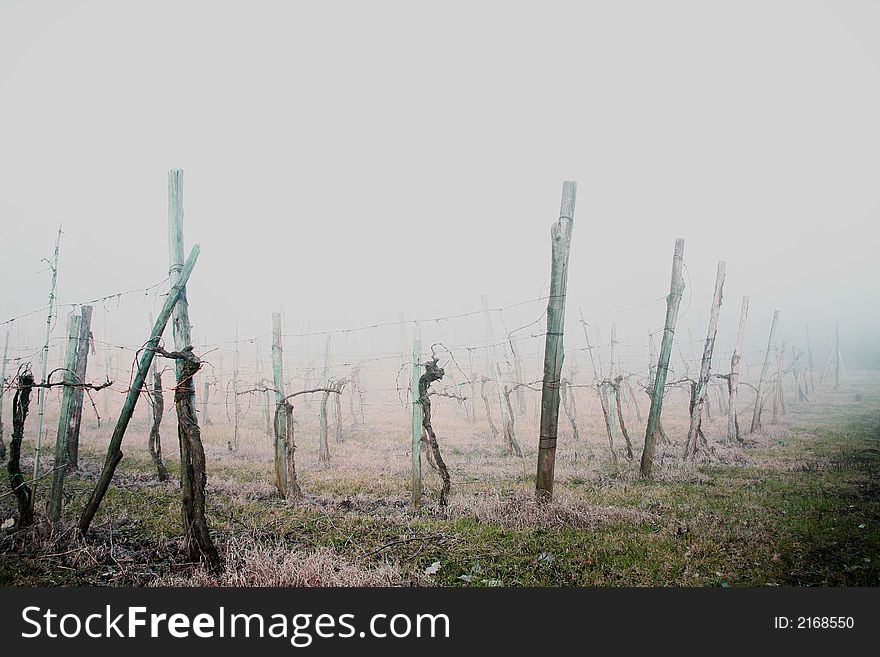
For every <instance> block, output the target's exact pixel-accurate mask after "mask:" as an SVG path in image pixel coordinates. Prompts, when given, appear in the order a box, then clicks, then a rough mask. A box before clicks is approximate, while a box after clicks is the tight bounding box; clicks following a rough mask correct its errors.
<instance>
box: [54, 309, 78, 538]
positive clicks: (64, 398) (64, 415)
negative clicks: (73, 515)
mask: <svg viewBox="0 0 880 657" xmlns="http://www.w3.org/2000/svg"><path fill="white" fill-rule="evenodd" d="M81 326H82V317H81V316H80V315H78V314H77V313H75V312H73V313H70V315H69V316H68V318H67V356H66V358H65V360H64V388H63V390H62V392H61V413H60V415H59V416H58V432H57V433H56V434H55V463H54V464H53V467H52V499H51V502H50V505H49V519H50V520H51V521H52V522H53V523H55V522H58V521H59V520H60V519H61V500H62V493H63V492H64V472H65V471H66V470H67V440H68V437H69V436H70V414H71V410H72V408H71V407H72V406H73V391H74V389H73V386H74V384H75V383H76V382H77V381H76V352H77V349H78V348H79V334H80V328H81Z"/></svg>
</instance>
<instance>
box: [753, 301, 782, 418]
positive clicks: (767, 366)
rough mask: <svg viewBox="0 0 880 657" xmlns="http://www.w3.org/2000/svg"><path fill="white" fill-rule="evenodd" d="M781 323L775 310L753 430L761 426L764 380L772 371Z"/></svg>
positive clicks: (761, 376)
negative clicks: (771, 356) (774, 346)
mask: <svg viewBox="0 0 880 657" xmlns="http://www.w3.org/2000/svg"><path fill="white" fill-rule="evenodd" d="M777 324H779V311H778V310H774V311H773V323H772V324H770V337H769V338H768V340H767V351H766V353H765V354H764V365H763V366H762V367H761V375H760V376H759V377H758V390H757V394H756V396H755V410H754V412H753V413H752V427H751V431H752V432H754V431H757V430H758V429H759V428H760V427H761V411H762V410H763V408H764V381H765V380H766V379H767V373H768V372H769V371H770V354H771V353H772V351H773V342H774V341H775V340H776V325H777Z"/></svg>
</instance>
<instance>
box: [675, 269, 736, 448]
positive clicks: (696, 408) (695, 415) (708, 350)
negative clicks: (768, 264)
mask: <svg viewBox="0 0 880 657" xmlns="http://www.w3.org/2000/svg"><path fill="white" fill-rule="evenodd" d="M726 266H727V265H726V264H725V262H724V261H723V260H721V261H720V262H719V263H718V271H717V272H716V274H715V294H714V295H713V296H712V312H711V314H710V315H709V331H708V333H707V334H706V343H705V345H704V346H703V359H702V361H701V362H700V375H699V378H698V379H697V381H696V384H695V385H694V397H693V405H692V408H691V424H690V428H689V429H688V437H687V443H686V445H685V459H687V460H688V461H692V460H693V458H694V455H695V454H696V453H697V447H698V444H699V443H701V442H705V441H706V437H705V436H704V435H703V429H702V426H701V425H702V421H703V419H702V415H703V405H704V404H705V401H706V391H707V390H708V387H709V374H710V370H711V368H712V352H713V351H714V349H715V334H716V333H717V332H718V316H719V315H720V314H721V300H722V298H723V296H724V292H723V291H724V272H725V269H726Z"/></svg>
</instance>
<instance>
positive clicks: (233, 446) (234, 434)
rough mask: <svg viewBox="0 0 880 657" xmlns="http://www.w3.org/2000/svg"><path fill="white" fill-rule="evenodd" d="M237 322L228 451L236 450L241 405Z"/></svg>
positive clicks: (236, 326) (233, 355)
mask: <svg viewBox="0 0 880 657" xmlns="http://www.w3.org/2000/svg"><path fill="white" fill-rule="evenodd" d="M238 367H239V363H238V323H237V322H236V324H235V350H234V351H233V352H232V399H233V404H232V414H233V416H232V442H231V443H227V445H226V447H227V448H228V449H229V451H230V452H235V451H237V450H238V430H239V415H240V412H241V407H240V406H239V403H238V381H239V380H238Z"/></svg>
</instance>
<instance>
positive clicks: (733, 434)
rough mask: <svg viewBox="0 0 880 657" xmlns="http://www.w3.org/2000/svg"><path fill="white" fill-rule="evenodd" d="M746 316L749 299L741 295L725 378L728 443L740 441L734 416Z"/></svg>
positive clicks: (737, 420)
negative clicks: (731, 353)
mask: <svg viewBox="0 0 880 657" xmlns="http://www.w3.org/2000/svg"><path fill="white" fill-rule="evenodd" d="M748 316H749V297H748V296H746V295H743V299H742V309H741V310H740V312H739V327H738V328H737V330H736V346H735V347H734V349H733V355H732V356H731V357H730V375H729V376H728V377H727V390H728V394H727V440H728V441H729V442H733V441H741V440H742V438H740V435H739V418H738V417H737V415H736V396H737V392H738V391H739V364H740V361H741V360H742V351H743V342H744V341H745V337H746V320H747V319H748Z"/></svg>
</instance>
